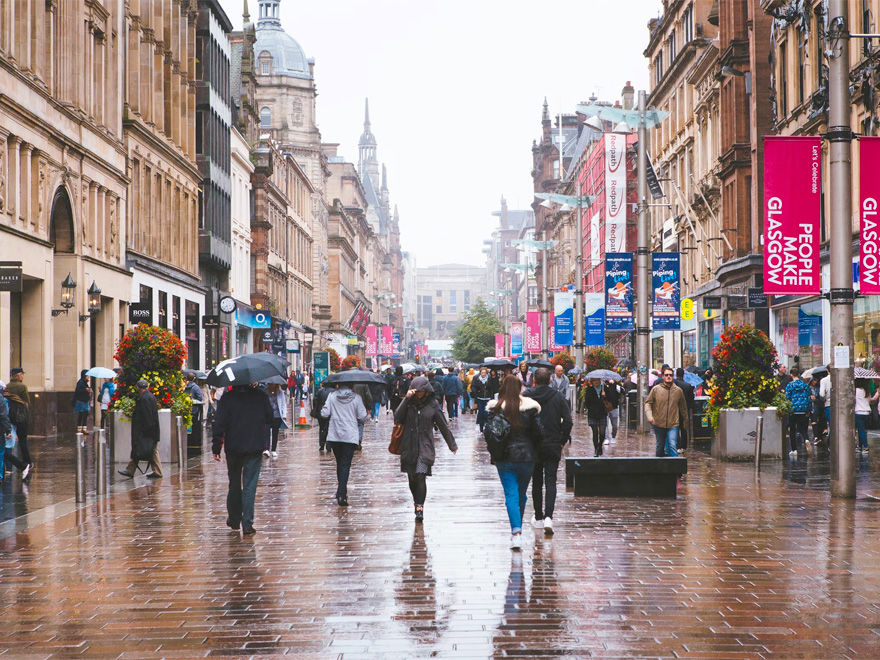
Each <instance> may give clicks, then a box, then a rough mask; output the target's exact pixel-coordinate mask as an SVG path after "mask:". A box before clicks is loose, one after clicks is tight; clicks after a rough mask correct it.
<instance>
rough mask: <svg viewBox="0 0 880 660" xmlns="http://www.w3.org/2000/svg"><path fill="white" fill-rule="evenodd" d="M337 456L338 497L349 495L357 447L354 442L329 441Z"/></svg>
mask: <svg viewBox="0 0 880 660" xmlns="http://www.w3.org/2000/svg"><path fill="white" fill-rule="evenodd" d="M327 444H328V445H330V449H331V450H333V455H334V456H335V457H336V484H337V485H336V497H337V498H339V497H348V475H349V473H350V472H351V459H352V458H353V457H354V450H355V448H356V447H357V445H356V444H354V443H353V442H328V443H327Z"/></svg>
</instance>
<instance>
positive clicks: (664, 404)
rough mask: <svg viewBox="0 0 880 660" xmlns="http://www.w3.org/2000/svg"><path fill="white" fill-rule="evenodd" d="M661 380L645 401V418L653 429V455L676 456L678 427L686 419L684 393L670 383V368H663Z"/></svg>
mask: <svg viewBox="0 0 880 660" xmlns="http://www.w3.org/2000/svg"><path fill="white" fill-rule="evenodd" d="M661 378H662V379H663V382H662V383H661V384H660V385H658V386H657V387H654V388H652V389H651V392H650V393H649V394H648V398H647V400H646V401H645V417H646V418H647V420H648V422H649V423H650V424H651V426H652V427H653V429H654V438H655V440H656V442H657V444H656V447H655V455H656V456H658V457H661V456H664V455H665V456H678V448H677V447H676V443H677V441H678V427H679V425H681V424H683V423H684V420H685V419H686V415H687V404H686V403H685V400H684V392H682V391H681V389H680V388H679V387H678V386H677V385H676V384H675V383H673V382H672V367H665V368H664V369H663V373H662V374H661Z"/></svg>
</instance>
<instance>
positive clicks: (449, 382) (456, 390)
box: [443, 374, 464, 396]
mask: <svg viewBox="0 0 880 660" xmlns="http://www.w3.org/2000/svg"><path fill="white" fill-rule="evenodd" d="M463 393H464V388H463V387H462V386H461V381H460V380H459V379H458V376H457V375H455V374H446V376H444V377H443V394H445V395H446V396H461V395H462V394H463Z"/></svg>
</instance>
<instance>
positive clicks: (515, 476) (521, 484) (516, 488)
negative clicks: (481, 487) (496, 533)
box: [495, 461, 535, 534]
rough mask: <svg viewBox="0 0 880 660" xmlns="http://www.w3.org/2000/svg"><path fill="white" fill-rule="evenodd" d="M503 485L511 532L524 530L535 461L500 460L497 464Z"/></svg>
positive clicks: (517, 532)
mask: <svg viewBox="0 0 880 660" xmlns="http://www.w3.org/2000/svg"><path fill="white" fill-rule="evenodd" d="M495 467H496V468H497V470H498V477H499V478H500V479H501V486H502V488H504V504H505V506H507V517H508V518H509V519H510V533H511V534H519V533H520V532H522V519H523V510H524V509H525V508H526V499H527V495H526V493H528V490H529V481H531V479H532V472H533V471H534V469H535V464H534V463H508V462H504V461H499V462H498V463H496V464H495Z"/></svg>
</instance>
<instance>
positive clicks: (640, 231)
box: [636, 90, 651, 433]
mask: <svg viewBox="0 0 880 660" xmlns="http://www.w3.org/2000/svg"><path fill="white" fill-rule="evenodd" d="M645 105H646V98H645V90H639V153H638V159H639V162H638V168H639V179H638V191H637V194H638V208H639V217H638V227H637V239H638V246H637V249H636V277H637V279H636V290H637V293H636V367H637V369H638V372H639V376H638V393H639V396H638V403H639V432H641V433H646V432H647V431H648V428H647V424H646V420H645V395H646V392H647V389H648V367H649V366H650V361H651V356H650V353H649V350H650V341H649V339H650V332H651V331H650V326H649V320H648V297H649V296H650V289H649V282H650V281H651V279H650V277H651V276H650V270H649V268H650V265H649V263H648V240H649V239H648V176H647V175H648V172H647V166H648V151H647V149H648V145H647V142H648V129H647V124H646V121H645Z"/></svg>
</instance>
